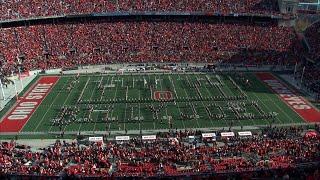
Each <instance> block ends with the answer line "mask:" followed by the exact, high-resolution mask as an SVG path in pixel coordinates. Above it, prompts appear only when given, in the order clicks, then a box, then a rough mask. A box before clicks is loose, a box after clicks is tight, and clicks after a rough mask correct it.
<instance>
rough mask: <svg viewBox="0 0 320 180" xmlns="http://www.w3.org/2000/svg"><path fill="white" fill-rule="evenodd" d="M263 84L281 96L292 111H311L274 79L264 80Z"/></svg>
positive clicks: (304, 103) (309, 107)
mask: <svg viewBox="0 0 320 180" xmlns="http://www.w3.org/2000/svg"><path fill="white" fill-rule="evenodd" d="M264 82H265V83H267V84H268V85H269V87H271V89H272V90H273V91H275V92H276V93H277V94H279V96H281V97H282V98H283V99H284V100H285V101H286V102H287V103H288V104H289V105H291V106H292V107H293V108H294V109H311V108H312V107H311V106H309V105H308V104H307V103H306V102H305V101H303V100H302V99H301V98H300V97H299V96H296V95H295V94H294V93H293V92H292V91H290V90H289V89H288V88H287V87H285V86H284V85H282V84H281V83H280V82H279V81H278V80H276V79H272V80H264Z"/></svg>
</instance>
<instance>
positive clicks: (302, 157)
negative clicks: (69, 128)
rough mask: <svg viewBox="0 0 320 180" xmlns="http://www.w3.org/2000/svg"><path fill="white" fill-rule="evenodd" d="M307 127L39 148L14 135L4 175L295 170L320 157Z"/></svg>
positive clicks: (0, 161) (0, 151)
mask: <svg viewBox="0 0 320 180" xmlns="http://www.w3.org/2000/svg"><path fill="white" fill-rule="evenodd" d="M315 129H317V130H319V128H315ZM304 133H305V131H304V130H303V129H302V128H297V127H291V128H280V129H279V128H269V129H266V130H264V131H263V132H262V133H255V134H254V135H253V136H250V137H243V138H240V137H234V138H230V139H225V138H219V137H217V141H215V140H212V139H202V138H201V136H199V134H201V132H197V133H195V132H192V131H185V132H183V131H176V132H171V133H165V134H162V135H159V136H158V138H157V139H156V140H148V141H146V140H141V139H138V138H133V139H131V140H130V141H107V142H105V143H94V144H89V145H83V144H78V143H75V142H74V143H66V142H63V143H61V142H60V141H57V142H56V143H55V144H54V145H53V146H50V147H46V148H43V149H41V151H36V152H33V151H31V150H30V147H25V146H21V145H18V144H16V143H15V142H14V141H12V142H9V143H8V142H3V143H2V144H1V146H0V167H1V168H0V175H5V174H15V173H18V174H22V175H48V176H49V175H55V176H66V175H67V176H74V175H76V176H95V177H97V176H98V177H99V176H108V177H109V176H116V177H124V176H139V177H153V176H180V175H195V174H206V173H207V174H210V173H217V174H220V173H234V172H236V173H241V172H254V171H259V172H260V173H261V172H262V171H261V170H266V171H268V170H270V169H273V170H279V169H280V170H282V169H284V170H288V171H290V170H292V169H294V168H297V167H300V166H299V165H300V164H302V163H303V164H304V165H306V163H315V162H318V163H319V161H320V137H319V134H318V133H319V132H316V131H315V132H313V133H312V134H311V136H305V135H304ZM188 135H193V136H195V139H192V140H190V139H189V138H188ZM319 175H320V174H319V172H318V174H312V175H311V176H312V177H313V176H314V177H319ZM299 176H300V177H301V178H303V176H304V175H303V174H300V175H299Z"/></svg>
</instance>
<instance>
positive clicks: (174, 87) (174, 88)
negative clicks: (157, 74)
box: [169, 75, 179, 99]
mask: <svg viewBox="0 0 320 180" xmlns="http://www.w3.org/2000/svg"><path fill="white" fill-rule="evenodd" d="M169 81H170V83H171V84H172V87H173V91H174V94H175V96H176V98H177V99H178V98H179V97H178V93H177V91H176V86H175V85H174V83H173V81H172V79H171V76H170V75H169Z"/></svg>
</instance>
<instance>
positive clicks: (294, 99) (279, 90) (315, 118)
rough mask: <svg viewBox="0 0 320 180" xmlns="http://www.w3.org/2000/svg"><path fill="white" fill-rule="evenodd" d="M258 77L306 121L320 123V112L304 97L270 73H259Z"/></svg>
mask: <svg viewBox="0 0 320 180" xmlns="http://www.w3.org/2000/svg"><path fill="white" fill-rule="evenodd" d="M256 75H257V77H258V78H259V79H260V80H262V81H263V82H264V83H265V84H267V85H268V87H269V88H270V89H271V90H272V91H273V92H275V93H276V94H278V95H279V97H280V98H281V99H282V101H284V102H285V103H286V104H287V105H288V106H290V107H291V108H292V109H293V110H294V111H295V112H296V113H297V114H299V115H300V117H302V118H303V119H304V120H305V121H307V122H320V112H319V111H317V109H316V108H314V107H313V106H312V105H310V103H309V102H308V101H307V100H305V99H304V98H303V97H302V96H298V95H297V93H296V92H295V91H294V90H291V89H290V88H288V87H287V85H285V84H284V83H282V82H280V81H279V80H278V79H277V78H275V77H274V76H273V75H272V74H270V73H257V74H256Z"/></svg>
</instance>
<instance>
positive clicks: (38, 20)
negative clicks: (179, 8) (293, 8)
mask: <svg viewBox="0 0 320 180" xmlns="http://www.w3.org/2000/svg"><path fill="white" fill-rule="evenodd" d="M113 17H114V18H122V19H125V18H129V19H130V18H131V19H132V18H134V17H146V18H151V17H155V18H161V17H177V18H178V17H181V18H187V17H197V18H199V17H200V18H212V19H213V18H221V17H224V18H233V19H234V18H236V19H237V18H239V19H240V18H250V19H251V18H260V19H270V20H280V19H283V16H275V15H268V16H266V15H261V14H260V15H259V14H257V15H253V14H228V15H223V14H219V13H204V12H193V13H176V12H143V13H142V12H132V13H129V12H117V13H92V14H77V15H72V14H71V15H61V16H46V17H34V18H23V19H17V20H5V21H0V28H8V27H19V26H27V25H36V24H49V23H48V21H52V22H63V21H75V20H81V19H98V18H113Z"/></svg>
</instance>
